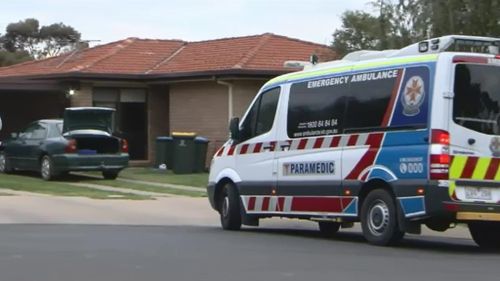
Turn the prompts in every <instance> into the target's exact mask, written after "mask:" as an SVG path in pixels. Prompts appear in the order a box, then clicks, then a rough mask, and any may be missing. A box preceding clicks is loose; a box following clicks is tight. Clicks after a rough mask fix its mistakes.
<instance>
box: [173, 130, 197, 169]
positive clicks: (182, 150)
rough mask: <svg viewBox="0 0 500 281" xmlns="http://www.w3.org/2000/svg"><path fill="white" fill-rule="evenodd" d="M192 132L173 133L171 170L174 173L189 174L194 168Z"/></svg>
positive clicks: (193, 136) (193, 135)
mask: <svg viewBox="0 0 500 281" xmlns="http://www.w3.org/2000/svg"><path fill="white" fill-rule="evenodd" d="M195 136H196V135H195V134H193V133H173V134H172V138H173V144H174V145H173V150H174V153H173V154H174V158H173V171H174V173H176V174H190V173H192V172H193V171H194V170H195V163H196V162H195V155H196V154H195V153H196V152H195V143H194V138H195Z"/></svg>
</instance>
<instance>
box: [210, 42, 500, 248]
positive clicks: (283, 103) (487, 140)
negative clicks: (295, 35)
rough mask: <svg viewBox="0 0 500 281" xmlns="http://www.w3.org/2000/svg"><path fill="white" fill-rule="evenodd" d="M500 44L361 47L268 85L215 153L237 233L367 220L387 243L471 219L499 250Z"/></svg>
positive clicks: (223, 212)
mask: <svg viewBox="0 0 500 281" xmlns="http://www.w3.org/2000/svg"><path fill="white" fill-rule="evenodd" d="M499 46H500V39H498V38H489V37H472V36H454V35H452V36H445V37H441V38H435V39H430V40H425V41H422V42H419V43H417V44H414V45H410V46H408V47H405V48H403V49H400V50H387V51H359V52H354V53H351V54H349V55H347V56H345V57H344V58H343V59H342V60H339V61H333V62H327V63H320V64H315V65H310V66H306V67H305V69H304V70H303V71H300V72H296V73H291V74H287V75H283V76H280V77H277V78H275V79H273V80H271V81H269V82H268V83H267V84H265V85H264V86H263V87H262V89H261V90H260V92H259V93H258V94H257V96H256V97H255V99H254V100H253V102H252V104H251V106H250V107H249V109H248V110H247V112H246V114H245V115H244V116H243V118H242V120H241V121H240V120H239V119H238V118H234V119H233V120H231V123H230V132H231V139H230V140H228V141H227V143H225V144H224V146H223V147H221V148H220V149H219V150H218V151H217V153H216V154H215V156H214V158H213V160H212V165H211V169H210V178H209V184H208V195H209V200H210V203H211V205H212V207H213V208H214V209H215V210H217V211H218V212H219V213H220V218H221V223H222V227H223V228H224V229H230V230H237V229H240V227H241V225H242V224H245V225H253V226H256V225H258V222H259V219H262V218H268V217H286V218H298V219H307V220H313V221H317V222H318V223H319V229H320V231H321V232H323V233H325V234H327V235H332V234H334V233H336V232H337V231H338V230H339V228H340V227H350V226H352V225H353V223H354V222H361V226H362V230H363V235H364V237H365V238H366V240H368V241H369V242H371V243H373V244H376V245H388V244H392V243H395V242H397V241H398V240H400V239H401V238H402V237H403V235H404V233H420V228H421V225H422V224H425V225H427V227H429V228H431V229H433V230H437V231H444V230H446V229H448V228H450V227H452V226H454V225H455V224H456V223H467V224H468V226H469V229H470V232H471V234H472V237H473V238H474V240H475V242H477V244H479V245H480V246H481V247H488V248H491V247H493V248H499V247H500V169H499V167H500V136H499V135H500V54H499Z"/></svg>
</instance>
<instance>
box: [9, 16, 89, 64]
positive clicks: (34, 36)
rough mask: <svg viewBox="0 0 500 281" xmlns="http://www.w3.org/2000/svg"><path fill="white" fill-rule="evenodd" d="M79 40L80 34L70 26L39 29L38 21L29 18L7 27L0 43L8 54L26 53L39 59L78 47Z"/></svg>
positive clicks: (56, 24) (52, 25)
mask: <svg viewBox="0 0 500 281" xmlns="http://www.w3.org/2000/svg"><path fill="white" fill-rule="evenodd" d="M80 38H81V34H80V33H79V32H78V31H76V30H75V29H74V28H73V27H71V26H68V25H65V24H63V23H54V24H51V25H48V26H42V27H40V24H39V22H38V20H36V19H33V18H29V19H25V20H23V21H19V22H16V23H11V24H9V25H7V28H6V33H5V34H4V35H3V36H2V37H1V42H2V43H3V48H4V49H5V50H6V51H8V52H12V53H15V52H27V53H28V54H29V55H30V56H31V57H32V58H34V59H41V58H46V57H51V56H56V55H59V54H61V53H63V52H67V51H70V50H73V49H75V48H76V47H80V45H79V42H80Z"/></svg>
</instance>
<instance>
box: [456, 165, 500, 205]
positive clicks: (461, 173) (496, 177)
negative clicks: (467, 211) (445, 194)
mask: <svg viewBox="0 0 500 281" xmlns="http://www.w3.org/2000/svg"><path fill="white" fill-rule="evenodd" d="M457 179H467V180H489V181H500V158H491V157H475V156H462V155H455V156H452V159H451V165H450V180H451V182H450V189H449V193H450V196H452V198H453V196H454V194H455V189H456V185H455V181H454V180H457Z"/></svg>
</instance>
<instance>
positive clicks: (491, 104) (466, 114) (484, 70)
mask: <svg viewBox="0 0 500 281" xmlns="http://www.w3.org/2000/svg"><path fill="white" fill-rule="evenodd" d="M453 121H455V123H457V124H459V125H461V126H464V127H466V128H469V129H471V130H474V131H477V132H480V133H484V134H489V135H498V134H500V127H499V126H500V67H498V66H493V65H472V64H459V65H457V66H456V72H455V98H454V102H453Z"/></svg>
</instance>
